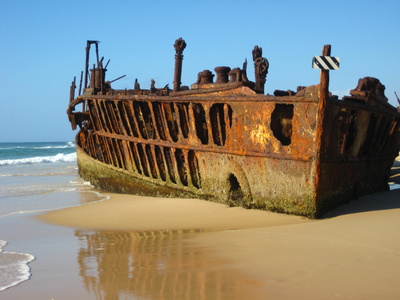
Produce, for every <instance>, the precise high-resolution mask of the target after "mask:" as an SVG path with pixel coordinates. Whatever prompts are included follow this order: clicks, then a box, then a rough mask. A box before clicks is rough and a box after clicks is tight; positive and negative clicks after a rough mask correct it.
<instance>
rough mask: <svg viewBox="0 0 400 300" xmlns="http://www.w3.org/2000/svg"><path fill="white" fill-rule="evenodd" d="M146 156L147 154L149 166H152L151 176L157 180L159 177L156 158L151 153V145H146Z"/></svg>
mask: <svg viewBox="0 0 400 300" xmlns="http://www.w3.org/2000/svg"><path fill="white" fill-rule="evenodd" d="M146 154H147V161H148V162H149V165H150V171H151V175H152V177H153V178H156V179H157V178H158V175H157V169H156V164H155V161H154V157H153V153H152V151H151V146H150V145H146Z"/></svg>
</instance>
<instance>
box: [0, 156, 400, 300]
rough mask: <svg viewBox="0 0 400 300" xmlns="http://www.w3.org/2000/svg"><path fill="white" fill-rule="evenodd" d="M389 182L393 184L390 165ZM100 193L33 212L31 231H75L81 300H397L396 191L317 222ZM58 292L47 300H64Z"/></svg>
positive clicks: (399, 207)
mask: <svg viewBox="0 0 400 300" xmlns="http://www.w3.org/2000/svg"><path fill="white" fill-rule="evenodd" d="M391 180H392V181H395V182H397V183H399V184H400V162H398V161H397V162H396V163H395V165H394V167H393V169H392V177H391ZM110 196H111V199H110V200H106V201H103V202H99V203H96V204H91V205H86V206H82V207H76V208H69V209H64V210H59V211H54V212H51V213H47V214H44V215H40V216H39V218H40V219H41V220H42V221H45V222H44V223H41V226H44V227H45V226H48V227H50V226H49V225H45V224H46V223H51V224H56V225H61V226H63V227H61V228H72V229H74V230H75V231H74V232H75V233H74V235H75V237H77V238H78V240H79V241H80V246H79V250H78V251H77V250H71V251H72V252H73V251H77V252H78V255H77V254H76V253H75V255H77V257H78V262H79V271H76V272H77V273H79V275H78V274H76V275H75V276H80V277H81V278H83V281H84V285H85V289H86V291H85V293H84V294H81V295H85V299H157V300H159V299H165V300H171V299H221V300H224V299H253V300H254V299H307V300H310V299H400V285H399V284H398V282H399V278H400V235H399V230H400V189H397V190H393V191H390V192H383V193H376V194H373V195H369V196H366V197H362V198H360V199H359V200H357V201H354V202H351V203H350V204H348V205H344V206H342V207H340V208H338V209H336V210H334V211H332V212H330V213H329V214H327V215H326V218H325V219H322V220H309V219H305V218H302V217H297V216H288V215H282V214H275V213H271V212H265V211H257V210H245V209H242V208H228V207H226V206H224V205H221V204H216V203H211V202H207V201H202V200H194V199H160V198H149V197H138V196H132V195H119V194H110ZM51 227H52V228H53V230H55V229H54V228H55V227H57V226H51ZM63 230H65V229H63ZM88 230H89V231H88ZM199 232H201V233H199ZM187 233H192V234H187ZM65 235H66V234H65V233H64V236H65ZM66 241H68V238H67V239H66V240H64V241H63V243H60V245H59V246H58V247H66V246H65V244H66V243H67V242H66ZM145 241H146V242H145ZM51 247H54V248H57V245H55V244H54V243H52V244H51ZM96 251H97V252H98V254H96V253H97V252H96ZM132 259H133V260H135V259H137V260H138V262H136V264H135V263H134V262H132V261H131V260H132ZM91 266H92V267H93V266H95V267H96V268H97V269H96V271H95V272H94V271H93V270H91V271H88V270H89V269H90V267H91ZM135 270H136V271H135ZM73 272H74V271H71V274H73ZM135 272H136V273H135ZM89 273H90V274H91V275H90V276H89V275H88V274H89ZM133 273H134V274H135V276H131V275H129V274H133ZM34 274H35V271H34ZM50 274H51V272H50ZM68 274H69V273H68ZM34 276H35V275H34ZM38 276H39V275H38ZM70 276H73V275H67V278H62V280H68V277H70ZM64 277H65V276H64ZM75 279H76V278H75ZM71 280H72V278H71ZM107 282H109V283H107ZM74 286H75V288H76V289H77V290H79V288H78V286H79V284H75V285H74ZM22 288H23V286H22V285H21V289H22ZM15 289H16V290H17V289H20V287H17V288H15ZM19 291H20V290H19ZM65 293H66V294H60V295H61V297H57V298H56V299H70V298H68V296H67V295H69V296H71V294H70V293H67V292H65ZM8 295H11V296H12V295H15V293H13V292H11V289H10V292H8ZM38 295H39V294H38ZM43 295H48V294H43ZM117 295H119V296H117ZM0 296H1V295H0ZM139 296H140V297H143V298H140V297H139ZM71 297H72V296H71ZM135 297H137V298H135ZM28 298H29V297H28ZM28 298H27V299H28ZM10 299H12V298H10ZM15 299H17V298H15ZM31 299H34V298H31ZM43 299H46V298H43Z"/></svg>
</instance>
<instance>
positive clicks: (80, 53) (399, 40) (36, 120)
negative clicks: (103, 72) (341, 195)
mask: <svg viewBox="0 0 400 300" xmlns="http://www.w3.org/2000/svg"><path fill="white" fill-rule="evenodd" d="M399 16H400V1H398V0H381V1H371V0H336V1H335V0H331V1H325V0H319V1H311V0H310V1H307V0H304V1H299V0H280V1H278V0H261V1H252V0H247V1H243V0H240V1H236V0H231V1H218V0H213V1H208V0H203V1H189V0H186V1H174V0H169V1H167V0H163V1H161V0H160V1H156V0H146V1H135V0H130V1H124V0H120V1H118V0H114V1H101V0H96V1H94V0H69V1H61V0H37V1H32V0H29V1H26V0H19V1H14V0H0V38H1V43H0V59H1V63H0V89H1V93H0V104H1V108H0V109H1V110H0V112H1V118H0V128H1V129H0V142H23V141H71V140H73V138H74V135H75V133H76V132H73V131H72V130H71V129H70V125H69V122H68V119H67V115H66V113H65V111H66V108H67V104H68V100H69V99H68V98H69V86H70V83H71V81H72V80H73V77H74V76H77V77H79V76H80V72H81V71H82V70H83V68H84V48H85V46H86V40H88V39H92V40H99V41H100V42H101V43H100V45H99V46H100V55H101V56H104V57H105V61H107V60H108V59H110V64H109V66H108V70H109V71H108V73H107V79H108V80H112V79H115V78H117V77H119V76H121V75H127V76H126V77H125V78H123V79H121V80H119V81H116V82H114V83H113V88H132V87H133V82H134V80H135V78H138V80H139V82H140V84H141V86H142V87H143V88H148V87H149V85H150V80H151V79H152V78H154V80H155V81H156V86H157V87H163V86H165V85H166V84H169V85H170V86H172V81H173V65H174V54H175V52H174V48H173V44H174V41H175V40H176V39H177V38H179V37H182V38H184V39H185V40H186V43H187V47H186V49H185V51H184V61H183V75H182V83H183V84H184V85H190V84H192V83H194V82H195V81H196V77H197V73H198V72H199V71H202V70H204V69H210V70H213V69H214V68H215V67H216V66H222V65H227V66H230V67H231V68H234V67H241V66H242V64H243V61H244V60H245V59H246V58H247V59H248V61H249V68H248V74H249V79H251V80H252V79H253V76H252V72H251V70H252V68H251V62H252V56H251V50H252V49H253V47H254V46H255V45H258V46H260V47H262V48H263V56H264V57H266V58H267V59H268V60H269V63H270V68H269V74H268V77H267V83H266V93H273V91H274V90H275V89H281V90H286V89H292V90H295V89H296V87H297V86H299V85H313V84H318V81H319V71H318V70H316V69H312V68H311V60H312V57H313V56H315V55H320V54H321V50H322V46H323V45H325V44H331V45H332V55H333V56H337V57H340V59H341V67H340V70H338V71H332V72H331V76H330V78H331V81H330V91H331V92H333V93H335V94H339V95H340V96H342V95H343V94H347V93H348V91H349V90H350V89H352V88H354V87H355V86H356V85H357V81H358V79H359V78H361V77H365V76H373V77H377V78H379V79H380V80H381V82H382V83H383V84H384V85H385V86H386V96H387V97H388V98H389V103H391V104H392V105H397V100H396V98H395V95H394V91H396V92H397V93H398V94H399V95H400V17H399Z"/></svg>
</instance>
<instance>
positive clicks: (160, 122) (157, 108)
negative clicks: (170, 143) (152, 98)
mask: <svg viewBox="0 0 400 300" xmlns="http://www.w3.org/2000/svg"><path fill="white" fill-rule="evenodd" d="M152 105H153V111H154V117H155V119H156V120H155V121H156V126H157V130H158V134H159V136H160V138H161V139H162V140H164V141H166V140H167V137H166V135H165V126H164V121H165V119H164V117H163V115H162V113H161V112H162V110H161V104H160V103H159V102H154V103H152Z"/></svg>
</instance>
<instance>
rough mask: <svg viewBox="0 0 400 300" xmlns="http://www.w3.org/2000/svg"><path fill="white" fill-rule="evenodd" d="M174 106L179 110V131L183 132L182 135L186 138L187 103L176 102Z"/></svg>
mask: <svg viewBox="0 0 400 300" xmlns="http://www.w3.org/2000/svg"><path fill="white" fill-rule="evenodd" d="M176 106H177V108H178V111H179V119H180V125H181V132H182V134H183V137H184V138H185V139H187V138H188V134H189V104H188V103H177V104H176Z"/></svg>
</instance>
